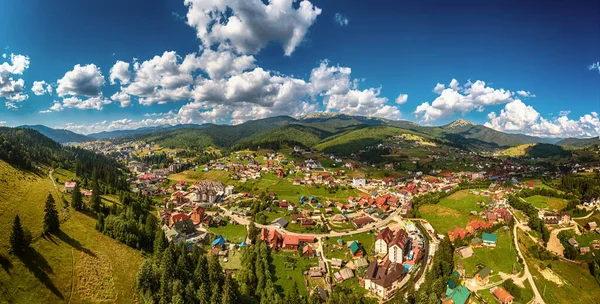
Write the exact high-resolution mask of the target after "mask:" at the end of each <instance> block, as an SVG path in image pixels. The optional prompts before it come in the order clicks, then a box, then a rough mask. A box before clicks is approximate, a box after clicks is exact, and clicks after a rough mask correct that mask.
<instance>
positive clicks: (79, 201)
mask: <svg viewBox="0 0 600 304" xmlns="http://www.w3.org/2000/svg"><path fill="white" fill-rule="evenodd" d="M71 208H73V209H75V210H77V211H79V210H82V209H83V198H82V197H81V190H80V189H79V183H78V182H77V183H75V188H74V189H73V195H72V196H71Z"/></svg>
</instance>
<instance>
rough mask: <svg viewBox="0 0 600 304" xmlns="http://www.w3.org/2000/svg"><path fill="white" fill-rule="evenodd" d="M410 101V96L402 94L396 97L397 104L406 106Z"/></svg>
mask: <svg viewBox="0 0 600 304" xmlns="http://www.w3.org/2000/svg"><path fill="white" fill-rule="evenodd" d="M407 101H408V94H400V95H398V97H396V103H397V104H405V103H406V102H407Z"/></svg>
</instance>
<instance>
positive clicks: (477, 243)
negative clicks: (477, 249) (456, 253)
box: [471, 237, 481, 246]
mask: <svg viewBox="0 0 600 304" xmlns="http://www.w3.org/2000/svg"><path fill="white" fill-rule="evenodd" d="M471 245H473V246H481V239H480V238H478V237H474V238H473V239H472V240H471Z"/></svg>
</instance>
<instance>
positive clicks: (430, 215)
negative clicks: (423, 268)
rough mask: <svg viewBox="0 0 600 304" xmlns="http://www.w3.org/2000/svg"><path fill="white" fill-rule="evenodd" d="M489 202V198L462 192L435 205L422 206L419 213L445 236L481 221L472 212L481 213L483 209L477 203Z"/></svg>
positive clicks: (465, 191) (466, 191)
mask: <svg viewBox="0 0 600 304" xmlns="http://www.w3.org/2000/svg"><path fill="white" fill-rule="evenodd" d="M487 200H488V198H486V197H483V196H478V195H474V194H472V193H469V192H468V190H461V191H458V192H456V193H454V194H452V195H450V196H448V197H445V198H443V199H441V200H440V202H439V203H437V204H435V205H423V206H421V207H420V208H419V212H420V213H421V217H423V218H424V219H426V220H428V221H429V223H431V225H432V226H433V228H434V229H435V230H436V232H437V233H441V234H445V233H447V232H448V231H450V230H453V229H454V228H455V227H461V228H464V227H465V226H466V225H467V223H468V222H469V221H471V220H477V219H480V217H479V216H475V215H470V212H471V211H477V212H479V211H481V207H480V206H477V204H476V203H477V202H481V201H484V202H485V201H487Z"/></svg>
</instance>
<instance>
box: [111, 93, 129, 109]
mask: <svg viewBox="0 0 600 304" xmlns="http://www.w3.org/2000/svg"><path fill="white" fill-rule="evenodd" d="M110 99H112V100H114V101H116V102H119V103H120V104H121V108H126V107H128V106H130V105H131V96H129V94H127V93H123V92H117V93H115V94H113V95H112V96H111V97H110Z"/></svg>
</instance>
